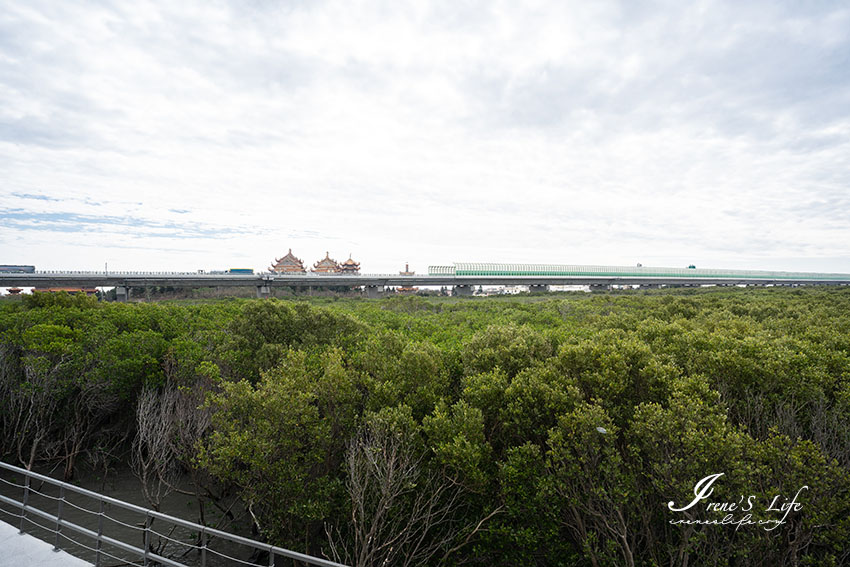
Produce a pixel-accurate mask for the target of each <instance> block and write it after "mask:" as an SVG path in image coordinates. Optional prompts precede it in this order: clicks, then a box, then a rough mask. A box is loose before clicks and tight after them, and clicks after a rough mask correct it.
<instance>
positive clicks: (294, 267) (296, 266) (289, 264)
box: [269, 248, 307, 274]
mask: <svg viewBox="0 0 850 567" xmlns="http://www.w3.org/2000/svg"><path fill="white" fill-rule="evenodd" d="M269 271H270V272H276V273H278V274H291V273H300V274H303V273H305V272H306V271H307V270H305V269H304V263H303V262H302V261H301V259H300V258H296V257H295V256H294V255H293V254H292V248H290V249H289V252H287V254H286V256H284V257H283V258H278V259H277V260H275V263H274V265H273V266H271V267H269Z"/></svg>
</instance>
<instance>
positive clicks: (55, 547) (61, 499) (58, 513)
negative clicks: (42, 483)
mask: <svg viewBox="0 0 850 567" xmlns="http://www.w3.org/2000/svg"><path fill="white" fill-rule="evenodd" d="M64 503H65V487H64V486H60V487H59V509H58V510H57V511H56V536H55V539H54V540H53V551H59V532H61V531H62V504H64Z"/></svg>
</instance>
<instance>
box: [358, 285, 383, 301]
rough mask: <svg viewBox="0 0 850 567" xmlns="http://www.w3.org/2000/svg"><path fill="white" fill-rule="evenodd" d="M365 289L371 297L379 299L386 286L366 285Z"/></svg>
mask: <svg viewBox="0 0 850 567" xmlns="http://www.w3.org/2000/svg"><path fill="white" fill-rule="evenodd" d="M363 290H364V291H365V292H366V297H368V298H369V299H377V298H379V297H381V296H383V295H384V286H382V285H367V286H364V288H363Z"/></svg>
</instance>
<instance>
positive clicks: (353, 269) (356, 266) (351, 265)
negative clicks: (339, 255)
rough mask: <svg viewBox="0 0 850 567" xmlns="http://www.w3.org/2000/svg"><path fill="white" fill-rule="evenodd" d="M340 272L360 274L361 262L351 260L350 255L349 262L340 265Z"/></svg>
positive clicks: (349, 256)
mask: <svg viewBox="0 0 850 567" xmlns="http://www.w3.org/2000/svg"><path fill="white" fill-rule="evenodd" d="M339 271H340V273H343V274H359V273H360V262H355V261H354V260H352V259H351V254H349V255H348V260H346V261H345V262H343V263H342V264H340V265H339Z"/></svg>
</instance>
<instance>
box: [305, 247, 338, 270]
mask: <svg viewBox="0 0 850 567" xmlns="http://www.w3.org/2000/svg"><path fill="white" fill-rule="evenodd" d="M310 271H311V272H316V273H319V274H335V273H337V272H339V271H340V268H339V264H337V262H336V260H334V259H333V258H331V255H330V252H325V257H324V258H322V259H321V260H319V261H318V262H316V263H315V264H313V269H312V270H310Z"/></svg>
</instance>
